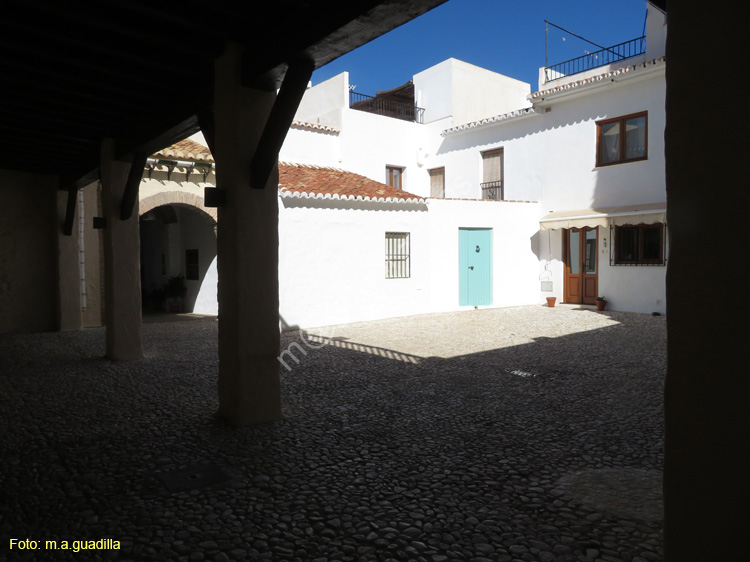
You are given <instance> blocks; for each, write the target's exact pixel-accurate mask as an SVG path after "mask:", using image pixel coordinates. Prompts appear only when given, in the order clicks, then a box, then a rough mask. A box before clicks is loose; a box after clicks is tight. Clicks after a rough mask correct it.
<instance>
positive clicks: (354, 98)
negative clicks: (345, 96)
mask: <svg viewBox="0 0 750 562" xmlns="http://www.w3.org/2000/svg"><path fill="white" fill-rule="evenodd" d="M349 107H351V108H352V109H356V110H358V111H365V112H367V113H375V114H376V115H384V116H386V117H393V118H394V119H401V120H402V121H414V122H415V123H424V109H423V108H421V107H417V106H416V105H409V104H407V103H399V102H395V101H391V100H387V99H383V98H378V97H375V96H367V95H365V94H360V93H357V92H349Z"/></svg>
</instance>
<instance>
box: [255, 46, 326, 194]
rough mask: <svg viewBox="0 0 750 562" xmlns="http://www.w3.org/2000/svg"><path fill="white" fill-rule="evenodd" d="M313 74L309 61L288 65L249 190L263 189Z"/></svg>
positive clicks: (299, 60)
mask: <svg viewBox="0 0 750 562" xmlns="http://www.w3.org/2000/svg"><path fill="white" fill-rule="evenodd" d="M313 70H315V63H314V62H313V61H312V60H309V59H303V58H300V59H296V60H293V61H291V62H290V63H289V66H288V68H287V71H286V75H285V76H284V81H283V82H282V83H281V88H279V93H278V95H277V96H276V101H275V102H274V104H273V107H272V108H271V113H270V115H269V116H268V121H267V122H266V126H265V127H264V129H263V133H262V134H261V137H260V141H259V143H258V149H257V150H256V151H255V156H253V161H252V163H251V166H250V187H252V188H254V189H263V188H264V187H265V186H266V182H268V178H269V177H270V175H271V170H273V167H274V165H275V164H276V160H277V159H278V157H279V151H280V150H281V145H282V144H283V143H284V139H285V138H286V134H287V132H288V131H289V127H291V125H292V121H293V120H294V114H295V113H296V112H297V108H298V107H299V104H300V101H302V96H303V95H304V93H305V90H306V89H307V84H308V82H309V81H310V77H311V76H312V73H313Z"/></svg>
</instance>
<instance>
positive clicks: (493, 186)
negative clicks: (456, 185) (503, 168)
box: [479, 180, 503, 201]
mask: <svg viewBox="0 0 750 562" xmlns="http://www.w3.org/2000/svg"><path fill="white" fill-rule="evenodd" d="M479 186H480V187H481V188H482V199H490V200H492V201H502V200H503V180H498V181H487V182H484V183H480V184H479Z"/></svg>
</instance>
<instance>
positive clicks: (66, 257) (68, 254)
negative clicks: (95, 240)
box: [57, 190, 82, 332]
mask: <svg viewBox="0 0 750 562" xmlns="http://www.w3.org/2000/svg"><path fill="white" fill-rule="evenodd" d="M68 197H69V193H68V191H67V190H60V191H58V193H57V218H58V221H57V222H58V226H57V304H58V307H57V327H58V329H59V330H60V331H61V332H66V331H73V330H80V329H81V327H82V322H81V260H80V258H81V255H80V251H79V232H78V212H79V211H78V209H77V206H76V213H75V217H74V220H73V230H72V232H71V234H70V236H67V235H65V234H64V233H63V228H62V224H63V222H64V221H65V215H66V212H67V208H68ZM72 197H75V198H76V201H77V199H78V191H77V190H74V191H73V194H72Z"/></svg>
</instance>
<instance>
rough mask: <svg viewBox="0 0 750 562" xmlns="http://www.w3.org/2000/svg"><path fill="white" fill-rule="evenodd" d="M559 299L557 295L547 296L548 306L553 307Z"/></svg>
mask: <svg viewBox="0 0 750 562" xmlns="http://www.w3.org/2000/svg"><path fill="white" fill-rule="evenodd" d="M556 300H557V298H556V297H547V306H548V307H550V308H552V307H553V306H555V301H556Z"/></svg>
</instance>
